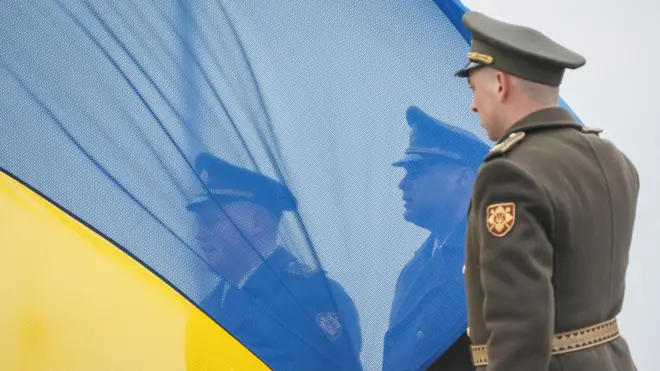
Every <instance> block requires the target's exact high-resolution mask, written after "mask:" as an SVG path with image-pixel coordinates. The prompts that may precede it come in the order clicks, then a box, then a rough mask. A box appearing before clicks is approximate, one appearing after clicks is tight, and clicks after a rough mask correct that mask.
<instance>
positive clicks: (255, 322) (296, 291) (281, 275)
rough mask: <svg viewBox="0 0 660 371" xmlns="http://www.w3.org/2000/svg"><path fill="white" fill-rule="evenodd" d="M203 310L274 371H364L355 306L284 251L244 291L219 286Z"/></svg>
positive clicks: (332, 284)
mask: <svg viewBox="0 0 660 371" xmlns="http://www.w3.org/2000/svg"><path fill="white" fill-rule="evenodd" d="M201 308H202V309H204V310H205V311H206V312H207V313H208V314H209V315H210V316H211V318H214V319H216V320H217V321H218V322H219V323H220V324H221V325H222V327H223V328H224V329H225V330H227V331H228V332H229V333H231V334H232V335H233V336H234V337H235V338H236V339H237V340H238V341H240V342H241V343H242V344H243V345H245V346H246V347H247V348H248V349H250V350H251V351H252V352H254V353H255V355H257V356H258V357H259V358H260V359H261V360H263V361H264V363H266V364H267V365H268V366H269V367H270V368H271V369H273V370H292V371H293V370H300V371H308V370H349V371H350V370H361V369H362V366H361V364H360V360H359V354H360V345H361V333H360V327H359V321H358V313H357V310H356V308H355V306H354V304H353V301H352V300H351V298H350V297H349V296H348V295H347V294H346V292H345V291H344V290H343V288H342V287H341V286H340V285H339V284H338V283H337V282H335V281H333V280H330V279H328V278H326V277H325V275H324V274H323V272H322V271H313V270H311V269H310V268H309V267H307V266H305V265H304V264H302V263H300V262H299V261H297V260H296V259H295V258H294V257H293V256H292V255H291V254H290V253H289V252H288V251H287V250H286V249H284V248H279V249H278V250H276V251H275V252H274V253H273V254H271V255H270V256H269V257H268V259H266V261H265V262H264V264H262V265H261V267H260V268H259V269H258V270H257V271H256V272H255V273H254V274H253V275H252V276H250V278H249V279H248V280H247V281H246V282H245V285H244V286H242V287H241V288H240V289H239V288H237V287H236V286H234V285H232V284H230V283H225V284H220V285H219V286H218V288H217V289H216V290H214V291H213V292H212V293H211V294H210V295H209V296H208V297H207V298H205V299H204V301H203V302H202V303H201Z"/></svg>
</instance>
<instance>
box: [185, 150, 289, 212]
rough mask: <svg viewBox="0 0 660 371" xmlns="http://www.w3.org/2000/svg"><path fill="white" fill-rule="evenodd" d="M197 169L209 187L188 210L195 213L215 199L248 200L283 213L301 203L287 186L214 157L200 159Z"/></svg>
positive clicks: (199, 157) (205, 156) (218, 200)
mask: <svg viewBox="0 0 660 371" xmlns="http://www.w3.org/2000/svg"><path fill="white" fill-rule="evenodd" d="M195 170H196V172H197V174H198V175H199V178H200V179H201V180H202V181H203V182H204V184H205V186H206V188H207V189H208V191H207V189H204V194H203V195H201V196H199V197H198V198H197V199H195V200H194V201H193V202H191V203H190V204H188V206H187V207H186V208H187V209H188V210H191V211H195V210H196V208H197V207H199V206H200V205H201V204H203V203H205V202H209V201H212V200H215V201H217V202H218V203H221V204H222V203H224V202H228V201H232V200H239V199H243V200H248V201H251V202H254V203H256V204H259V205H262V206H263V207H265V208H267V209H270V210H272V211H274V212H275V213H280V212H283V211H291V210H296V208H297V201H296V198H295V197H294V196H293V194H292V193H291V191H290V190H289V188H288V187H286V186H285V185H283V184H281V183H279V182H277V181H276V180H274V179H271V178H269V177H267V176H264V175H262V174H259V173H256V172H254V171H250V170H247V169H244V168H241V167H238V166H235V165H232V164H230V163H228V162H226V161H224V160H221V159H219V158H217V157H215V156H213V155H211V154H208V153H202V154H200V155H199V156H198V157H197V160H196V163H195Z"/></svg>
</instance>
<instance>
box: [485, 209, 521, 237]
mask: <svg viewBox="0 0 660 371" xmlns="http://www.w3.org/2000/svg"><path fill="white" fill-rule="evenodd" d="M515 223H516V205H515V204H514V203H513V202H507V203H502V204H494V205H490V206H488V209H486V227H488V231H489V232H490V233H491V234H492V235H493V236H495V237H504V236H506V234H507V233H509V231H511V229H512V228H513V225H514V224H515Z"/></svg>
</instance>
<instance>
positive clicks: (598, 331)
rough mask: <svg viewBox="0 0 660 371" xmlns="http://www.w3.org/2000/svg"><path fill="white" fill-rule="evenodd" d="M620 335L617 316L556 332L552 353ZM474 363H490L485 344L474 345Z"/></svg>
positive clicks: (585, 346)
mask: <svg viewBox="0 0 660 371" xmlns="http://www.w3.org/2000/svg"><path fill="white" fill-rule="evenodd" d="M618 337H619V325H618V324H617V322H616V318H614V319H611V320H609V321H605V322H601V323H599V324H596V325H593V326H589V327H584V328H581V329H578V330H574V331H568V332H562V333H560V334H556V335H555V337H554V339H552V353H551V354H552V355H557V354H564V353H570V352H576V351H578V350H583V349H587V348H591V347H595V346H597V345H601V344H605V343H609V342H610V341H612V340H614V339H616V338H618ZM470 348H471V351H472V363H473V364H474V366H475V367H478V366H486V365H487V364H488V352H487V351H486V346H485V345H472V346H471V347H470Z"/></svg>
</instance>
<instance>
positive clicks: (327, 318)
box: [316, 312, 342, 340]
mask: <svg viewBox="0 0 660 371" xmlns="http://www.w3.org/2000/svg"><path fill="white" fill-rule="evenodd" d="M316 323H318V325H319V327H320V328H321V330H323V333H324V334H325V336H327V337H328V339H330V340H336V339H337V338H339V336H341V330H342V328H341V323H340V322H339V315H338V314H337V313H334V312H330V313H319V314H317V315H316Z"/></svg>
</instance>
